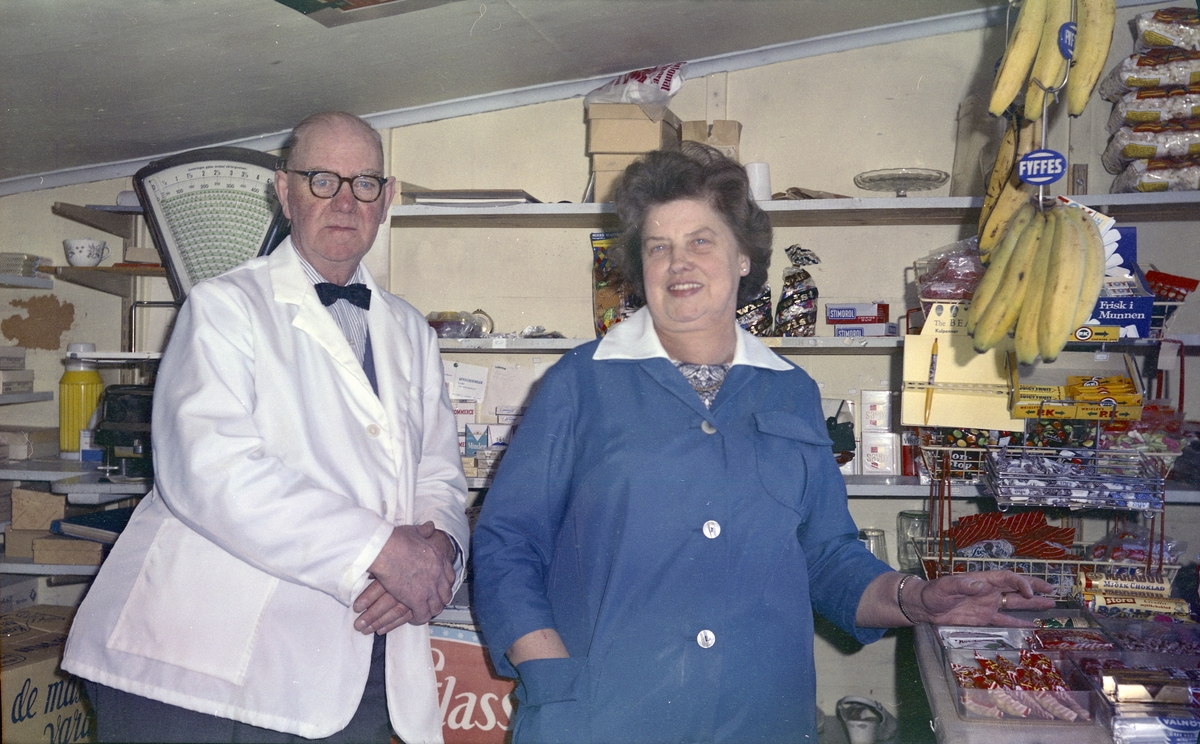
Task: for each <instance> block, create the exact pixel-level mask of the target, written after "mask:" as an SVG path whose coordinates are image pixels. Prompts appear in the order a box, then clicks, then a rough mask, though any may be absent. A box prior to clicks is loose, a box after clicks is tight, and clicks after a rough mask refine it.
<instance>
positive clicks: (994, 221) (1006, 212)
mask: <svg viewBox="0 0 1200 744" xmlns="http://www.w3.org/2000/svg"><path fill="white" fill-rule="evenodd" d="M1041 146H1042V127H1041V125H1040V124H1035V123H1034V122H1032V121H1026V120H1022V121H1021V122H1020V124H1019V125H1018V129H1017V152H1016V155H1015V157H1014V161H1016V160H1020V159H1021V158H1022V157H1023V156H1024V155H1025V154H1026V153H1028V152H1032V151H1033V150H1036V149H1037V148H1039V147H1041ZM1034 191H1035V189H1034V187H1032V186H1029V185H1028V184H1024V183H1022V182H1021V179H1020V178H1018V177H1017V171H1016V168H1015V167H1014V168H1013V170H1012V173H1011V175H1010V176H1009V178H1008V180H1007V181H1005V182H1004V188H1003V189H1001V191H1000V196H999V198H997V199H996V204H995V205H994V206H993V207H992V211H991V212H990V213H989V214H988V218H987V221H986V222H985V223H984V226H983V229H982V230H980V231H979V258H980V260H981V261H983V262H984V263H985V264H986V263H987V262H988V261H990V260H991V253H992V250H993V249H994V248H995V247H996V246H997V245H999V243H1000V240H1001V239H1002V238H1003V237H1004V233H1005V232H1007V230H1008V224H1009V223H1010V222H1011V221H1012V218H1013V216H1014V215H1015V214H1016V213H1017V210H1018V209H1020V208H1021V205H1022V204H1023V203H1025V202H1026V201H1028V200H1029V198H1030V197H1031V196H1033V192H1034Z"/></svg>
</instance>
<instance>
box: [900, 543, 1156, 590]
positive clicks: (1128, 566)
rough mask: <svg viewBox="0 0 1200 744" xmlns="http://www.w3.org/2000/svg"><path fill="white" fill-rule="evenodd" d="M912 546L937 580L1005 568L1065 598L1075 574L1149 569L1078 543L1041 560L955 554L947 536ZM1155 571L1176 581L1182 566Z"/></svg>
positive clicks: (1132, 573)
mask: <svg viewBox="0 0 1200 744" xmlns="http://www.w3.org/2000/svg"><path fill="white" fill-rule="evenodd" d="M913 547H914V548H915V549H916V551H917V556H918V557H919V558H920V559H921V569H922V570H923V571H924V573H925V578H926V579H929V580H933V579H936V578H937V577H939V576H944V575H947V574H952V573H964V572H967V571H991V570H996V569H1006V570H1009V571H1013V572H1015V573H1019V574H1022V575H1024V576H1031V577H1034V578H1038V579H1041V580H1043V581H1045V582H1046V583H1048V584H1050V585H1052V586H1053V587H1054V594H1055V595H1057V596H1060V597H1066V596H1067V595H1069V594H1071V587H1073V586H1074V585H1075V577H1076V576H1077V575H1078V574H1079V573H1080V572H1085V573H1102V574H1104V575H1106V576H1110V577H1122V576H1123V577H1129V578H1134V577H1141V576H1145V575H1146V574H1147V573H1148V572H1147V568H1146V564H1144V563H1125V562H1121V561H1099V560H1093V559H1089V558H1087V550H1088V546H1087V545H1085V544H1083V543H1076V544H1074V545H1073V546H1071V554H1072V557H1071V558H1061V559H1054V560H1042V559H1038V558H1021V557H1013V558H967V557H963V556H958V555H955V551H954V546H953V545H952V544H951V540H950V538H949V537H948V536H945V535H943V536H942V537H940V538H939V537H916V538H913ZM1153 569H1154V570H1152V571H1150V572H1149V573H1153V574H1155V575H1158V576H1162V577H1164V578H1166V579H1167V581H1168V582H1171V581H1174V580H1175V575H1176V574H1177V573H1179V566H1178V565H1176V564H1172V563H1164V564H1162V565H1161V566H1158V565H1155V566H1154V567H1153Z"/></svg>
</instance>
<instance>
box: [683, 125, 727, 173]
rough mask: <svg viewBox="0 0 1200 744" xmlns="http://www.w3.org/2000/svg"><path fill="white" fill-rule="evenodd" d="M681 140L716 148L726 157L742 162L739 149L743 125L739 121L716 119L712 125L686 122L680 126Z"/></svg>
mask: <svg viewBox="0 0 1200 744" xmlns="http://www.w3.org/2000/svg"><path fill="white" fill-rule="evenodd" d="M680 138H681V139H682V140H683V141H684V142H702V143H704V144H706V145H708V146H709V147H713V148H716V149H717V150H719V151H720V152H721V154H722V155H724V156H725V157H727V158H732V159H734V160H736V161H738V162H739V163H740V162H741V158H740V157H739V152H738V148H739V146H740V144H741V139H742V123H741V122H739V121H733V120H732V119H715V120H714V121H713V123H712V124H709V123H708V122H706V121H685V122H683V124H682V126H680Z"/></svg>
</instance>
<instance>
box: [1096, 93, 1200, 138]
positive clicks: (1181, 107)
mask: <svg viewBox="0 0 1200 744" xmlns="http://www.w3.org/2000/svg"><path fill="white" fill-rule="evenodd" d="M1196 118H1200V84H1197V85H1189V86H1187V87H1186V88H1141V89H1139V90H1131V91H1129V92H1128V93H1126V94H1125V95H1123V96H1121V98H1120V100H1118V101H1117V103H1116V105H1115V106H1113V110H1112V114H1110V115H1109V117H1108V133H1109V134H1114V133H1116V131H1117V130H1118V129H1120V128H1121V127H1126V126H1128V127H1136V126H1137V125H1139V124H1154V123H1158V122H1164V121H1176V120H1179V119H1196Z"/></svg>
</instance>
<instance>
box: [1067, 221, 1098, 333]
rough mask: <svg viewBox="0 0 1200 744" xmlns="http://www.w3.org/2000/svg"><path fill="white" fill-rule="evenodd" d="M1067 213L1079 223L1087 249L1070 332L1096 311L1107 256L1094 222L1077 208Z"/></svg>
mask: <svg viewBox="0 0 1200 744" xmlns="http://www.w3.org/2000/svg"><path fill="white" fill-rule="evenodd" d="M1068 213H1069V214H1070V215H1071V216H1072V217H1073V218H1074V219H1076V220H1078V222H1079V226H1080V228H1081V229H1082V230H1083V241H1084V247H1085V248H1086V249H1087V254H1086V258H1085V261H1084V269H1083V286H1082V287H1080V289H1079V306H1078V308H1077V309H1076V311H1075V319H1074V320H1073V321H1072V322H1071V331H1072V332H1074V330H1075V329H1076V328H1078V327H1079V326H1081V325H1083V324H1084V323H1086V322H1087V320H1088V318H1090V317H1091V316H1092V311H1093V310H1095V309H1096V300H1097V298H1099V297H1100V290H1101V289H1103V288H1104V269H1105V265H1104V263H1105V259H1106V258H1107V256H1106V255H1105V252H1104V238H1102V237H1101V236H1100V228H1099V227H1097V226H1096V221H1095V220H1093V219H1092V218H1091V217H1090V216H1088V214H1087V212H1084V211H1083V210H1082V209H1079V208H1078V207H1071V208H1070V209H1069V210H1068Z"/></svg>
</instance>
